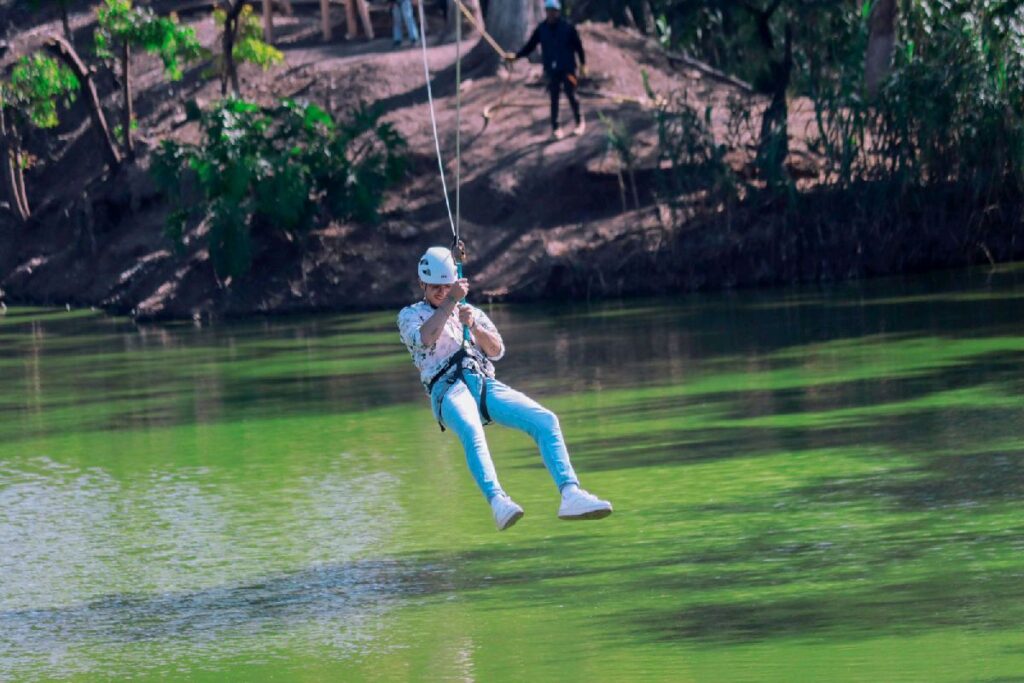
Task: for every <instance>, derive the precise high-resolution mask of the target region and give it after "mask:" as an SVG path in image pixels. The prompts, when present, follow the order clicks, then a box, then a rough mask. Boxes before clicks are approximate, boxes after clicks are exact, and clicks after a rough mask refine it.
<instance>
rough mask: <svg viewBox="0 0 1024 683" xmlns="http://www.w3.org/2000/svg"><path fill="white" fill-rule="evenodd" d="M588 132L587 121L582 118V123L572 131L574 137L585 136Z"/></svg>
mask: <svg viewBox="0 0 1024 683" xmlns="http://www.w3.org/2000/svg"><path fill="white" fill-rule="evenodd" d="M586 132H587V121H586V119H584V118H583V117H582V116H581V117H580V122H579V123H577V124H576V127H575V128H573V129H572V134H573V135H583V134H584V133H586Z"/></svg>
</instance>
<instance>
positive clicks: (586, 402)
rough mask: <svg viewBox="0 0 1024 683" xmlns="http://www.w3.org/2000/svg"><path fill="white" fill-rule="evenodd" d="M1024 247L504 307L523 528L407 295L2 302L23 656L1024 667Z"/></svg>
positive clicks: (929, 676) (161, 672)
mask: <svg viewBox="0 0 1024 683" xmlns="http://www.w3.org/2000/svg"><path fill="white" fill-rule="evenodd" d="M1022 304H1024V268H1021V267H1015V266H1013V267H1005V268H1002V269H1000V270H997V271H987V270H986V271H970V272H957V273H945V274H940V275H934V276H930V277H927V278H918V279H906V280H888V281H881V282H871V283H866V284H858V285H842V286H836V287H833V288H828V289H825V290H820V289H800V290H778V291H770V292H743V293H735V294H715V295H699V296H688V297H684V298H679V299H676V300H672V301H629V302H616V303H603V304H590V305H587V304H583V303H581V304H578V305H575V306H571V307H569V306H562V307H559V306H522V307H521V306H505V307H495V308H494V309H492V310H491V314H492V317H493V318H494V319H495V321H496V323H497V324H498V325H499V327H500V328H501V329H502V330H503V332H504V335H505V340H506V344H507V346H508V349H509V351H508V355H507V357H506V358H505V359H504V360H502V361H501V362H500V363H499V364H498V372H499V377H501V378H502V379H504V380H505V381H506V382H508V383H509V384H511V385H512V386H515V387H517V388H520V389H522V390H524V391H526V392H528V393H530V394H531V395H533V396H535V397H536V398H538V399H539V400H541V401H542V402H544V403H545V404H546V405H548V406H549V407H551V408H552V409H554V410H555V411H556V412H557V413H558V414H559V416H560V418H561V422H562V427H563V430H564V432H565V434H566V437H567V440H568V443H569V447H570V451H571V453H572V457H573V463H574V465H575V467H576V469H577V471H578V473H579V474H580V477H581V480H582V482H583V485H584V486H585V487H587V488H589V489H591V490H592V491H594V492H596V493H598V494H600V495H601V496H603V497H607V498H609V499H611V500H612V501H613V502H614V504H615V514H613V515H612V516H611V517H609V518H607V519H605V520H601V521H589V522H563V521H560V520H558V519H557V518H556V516H555V513H556V510H557V506H558V498H557V495H556V491H555V490H554V486H553V484H552V482H551V480H550V479H549V477H548V475H547V472H546V471H545V470H544V468H543V466H542V464H541V462H540V458H539V456H538V455H537V454H536V452H535V450H534V448H533V446H532V443H531V442H529V440H528V439H527V437H525V436H524V435H522V434H520V433H518V432H511V431H509V430H506V429H504V428H501V427H497V426H495V427H489V428H488V435H489V439H490V442H491V447H492V451H493V453H494V456H495V462H496V465H497V468H498V473H499V475H500V476H501V479H502V483H503V485H504V486H505V488H506V490H508V491H509V492H510V493H511V494H512V495H513V496H514V497H515V498H516V500H517V501H518V502H520V503H521V504H522V505H523V507H524V508H525V509H526V516H525V517H524V518H523V519H522V520H521V521H520V522H519V524H518V525H516V526H515V527H514V528H512V529H510V530H508V531H506V532H503V533H498V532H497V531H495V529H494V526H493V522H492V520H491V517H490V510H489V508H488V507H487V506H486V504H485V503H484V501H483V499H482V497H481V496H480V494H479V493H478V492H477V490H476V489H475V487H474V485H473V483H472V480H471V478H470V476H469V474H468V472H467V470H466V467H465V463H464V460H463V456H462V453H461V449H460V448H459V447H458V446H457V444H456V441H455V438H454V437H453V436H452V435H451V434H450V433H444V434H442V433H441V432H440V431H439V429H438V427H437V424H436V423H435V422H434V421H433V419H432V417H431V414H430V411H429V408H428V403H427V399H426V397H425V396H424V395H423V393H422V390H421V388H420V386H419V384H418V380H417V375H416V372H415V369H414V368H413V366H412V364H411V361H410V360H409V358H408V355H407V353H406V351H405V349H404V347H402V346H401V345H400V343H399V341H398V336H397V331H396V328H395V325H394V313H393V312H387V313H373V314H361V315H344V316H342V315H338V316H318V317H307V318H283V319H272V320H248V321H242V322H232V323H221V324H216V325H213V326H206V327H197V326H194V325H192V324H187V323H180V324H170V325H147V326H135V325H133V324H132V323H130V322H129V321H126V320H121V319H111V318H108V317H105V316H103V315H101V314H98V313H94V312H90V311H71V312H65V311H63V310H61V311H51V310H42V309H24V308H23V309H18V308H12V309H9V310H7V311H6V314H4V315H0V350H2V351H0V680H3V681H34V680H76V681H97V680H121V679H133V680H194V681H261V680H275V681H421V680H422V681H435V680H436V681H447V680H452V681H484V682H490V681H556V680H557V681H588V682H590V681H673V682H675V681H794V680H806V681H826V680H827V681H986V682H995V681H1010V680H1024V629H1022V625H1024V365H1022V361H1024V316H1022V312H1024V305H1022Z"/></svg>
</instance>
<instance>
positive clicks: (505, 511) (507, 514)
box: [491, 493, 523, 531]
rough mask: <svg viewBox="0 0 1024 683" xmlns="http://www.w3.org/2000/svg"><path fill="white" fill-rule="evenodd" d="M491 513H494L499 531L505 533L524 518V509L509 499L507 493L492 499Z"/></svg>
mask: <svg viewBox="0 0 1024 683" xmlns="http://www.w3.org/2000/svg"><path fill="white" fill-rule="evenodd" d="M491 512H493V513H494V524H495V525H496V526H497V527H498V531H504V530H505V529H507V528H509V527H510V526H512V525H513V524H515V523H516V522H518V521H519V518H520V517H522V516H523V508H521V507H519V505H518V504H517V503H516V502H515V501H514V500H512V499H511V498H509V497H508V494H507V493H499V494H498V495H496V496H495V497H494V498H491Z"/></svg>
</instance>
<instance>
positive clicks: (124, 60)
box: [121, 43, 135, 157]
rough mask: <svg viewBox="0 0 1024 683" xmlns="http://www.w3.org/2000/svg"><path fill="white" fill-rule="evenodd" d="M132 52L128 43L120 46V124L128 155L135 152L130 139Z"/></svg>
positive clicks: (133, 111)
mask: <svg viewBox="0 0 1024 683" xmlns="http://www.w3.org/2000/svg"><path fill="white" fill-rule="evenodd" d="M131 57H132V53H131V48H130V47H128V43H124V44H123V45H122V46H121V93H122V96H123V97H124V111H123V112H122V114H123V116H122V119H121V125H122V126H124V151H125V154H126V155H127V156H129V157H131V156H132V155H134V154H135V141H134V140H133V139H132V121H134V120H135V110H134V108H133V107H132V61H131Z"/></svg>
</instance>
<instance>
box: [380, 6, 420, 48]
mask: <svg viewBox="0 0 1024 683" xmlns="http://www.w3.org/2000/svg"><path fill="white" fill-rule="evenodd" d="M388 4H389V5H390V6H391V37H392V39H393V40H394V45H395V47H401V45H402V22H403V21H404V22H405V31H406V33H408V34H409V45H415V44H416V43H417V42H419V39H420V35H419V33H418V32H417V30H416V19H414V18H413V15H412V0H388Z"/></svg>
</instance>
